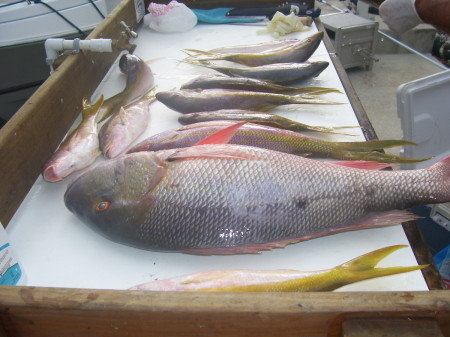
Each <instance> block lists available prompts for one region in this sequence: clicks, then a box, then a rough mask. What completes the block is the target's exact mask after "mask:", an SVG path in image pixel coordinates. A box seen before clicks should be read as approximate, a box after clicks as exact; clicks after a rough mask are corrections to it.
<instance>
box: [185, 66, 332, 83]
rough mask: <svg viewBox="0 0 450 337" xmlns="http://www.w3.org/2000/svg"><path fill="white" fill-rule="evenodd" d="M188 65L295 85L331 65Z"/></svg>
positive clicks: (230, 74)
mask: <svg viewBox="0 0 450 337" xmlns="http://www.w3.org/2000/svg"><path fill="white" fill-rule="evenodd" d="M188 63H191V64H194V65H199V66H202V67H207V68H211V69H214V70H216V71H218V72H220V73H222V74H225V75H228V76H234V77H250V78H255V79H259V80H264V81H269V82H273V83H283V84H287V83H294V82H300V81H304V80H307V79H310V78H313V77H316V76H318V75H319V74H320V73H321V72H322V71H324V70H325V69H326V68H327V67H328V65H329V63H328V62H327V61H317V62H306V63H276V64H267V65H264V66H258V67H232V66H221V65H218V64H213V63H210V62H205V61H193V60H191V61H189V62H188Z"/></svg>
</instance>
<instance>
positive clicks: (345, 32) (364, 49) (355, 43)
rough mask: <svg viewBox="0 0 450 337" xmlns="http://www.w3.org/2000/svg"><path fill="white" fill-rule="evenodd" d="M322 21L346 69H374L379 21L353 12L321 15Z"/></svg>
mask: <svg viewBox="0 0 450 337" xmlns="http://www.w3.org/2000/svg"><path fill="white" fill-rule="evenodd" d="M321 21H322V23H323V25H324V27H325V30H326V32H327V34H328V36H329V37H330V39H331V41H332V43H333V45H334V48H335V50H336V55H337V56H338V57H339V59H340V61H341V63H342V65H343V66H344V68H345V69H347V68H353V67H365V68H366V69H367V70H371V69H372V66H373V61H375V58H374V56H373V53H374V50H375V36H376V33H377V32H378V22H375V21H371V20H368V19H365V18H362V17H360V16H357V15H354V14H352V13H338V14H330V15H327V16H323V17H321Z"/></svg>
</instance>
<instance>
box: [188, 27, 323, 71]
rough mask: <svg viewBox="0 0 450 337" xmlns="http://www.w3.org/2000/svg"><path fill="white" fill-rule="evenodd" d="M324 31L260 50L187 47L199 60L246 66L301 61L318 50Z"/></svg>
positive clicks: (193, 56)
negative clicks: (223, 61)
mask: <svg viewBox="0 0 450 337" xmlns="http://www.w3.org/2000/svg"><path fill="white" fill-rule="evenodd" d="M323 35H324V33H323V32H317V33H315V34H313V35H311V36H309V37H308V38H306V39H304V40H293V42H292V43H286V44H284V45H280V46H279V47H278V48H273V47H268V48H267V49H265V50H260V51H258V52H240V53H236V52H234V53H233V52H228V53H227V52H221V53H220V52H219V53H218V52H214V51H202V50H197V49H186V51H188V52H194V53H196V55H191V56H190V58H193V59H195V60H197V61H209V60H225V61H232V62H236V63H240V64H244V65H246V66H250V67H254V66H262V65H266V64H273V63H289V62H292V63H301V62H305V61H307V60H308V59H309V58H310V57H311V55H312V54H313V53H314V52H315V51H316V49H317V47H318V46H319V44H320V42H321V41H322V38H323Z"/></svg>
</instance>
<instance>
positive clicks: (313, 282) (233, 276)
mask: <svg viewBox="0 0 450 337" xmlns="http://www.w3.org/2000/svg"><path fill="white" fill-rule="evenodd" d="M404 247H407V246H405V245H397V246H390V247H385V248H381V249H378V250H375V251H372V252H370V253H367V254H364V255H361V256H359V257H357V258H355V259H353V260H350V261H347V262H345V263H343V264H341V265H339V266H337V267H334V268H332V269H327V270H319V271H312V272H302V271H298V270H291V269H280V270H246V269H231V270H213V271H204V272H199V273H195V274H190V275H186V276H180V277H174V278H169V279H166V280H159V281H152V282H147V283H143V284H140V285H137V286H134V287H131V288H130V289H129V290H143V291H204V292H209V291H214V292H215V291H219V292H222V291H225V292H311V291H333V290H336V289H338V288H340V287H343V286H345V285H348V284H352V283H355V282H358V281H363V280H369V279H373V278H377V277H382V276H388V275H395V274H401V273H407V272H411V271H415V270H420V269H423V268H426V267H428V265H419V266H410V267H386V268H376V265H377V264H378V263H379V262H380V261H381V260H382V259H383V258H385V257H386V256H388V255H390V254H392V253H393V252H394V251H396V250H398V249H400V248H404Z"/></svg>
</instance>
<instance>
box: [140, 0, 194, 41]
mask: <svg viewBox="0 0 450 337" xmlns="http://www.w3.org/2000/svg"><path fill="white" fill-rule="evenodd" d="M148 11H149V14H147V15H145V16H144V24H145V25H148V26H149V27H150V28H151V29H153V30H156V31H157V32H160V33H178V32H185V31H188V30H190V29H192V28H193V27H194V26H195V25H196V24H197V16H196V15H195V14H194V12H193V11H191V10H190V9H189V8H188V7H187V6H186V5H185V4H182V3H179V2H177V1H171V2H170V3H169V4H168V5H162V4H157V3H154V2H151V3H150V5H149V6H148Z"/></svg>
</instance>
